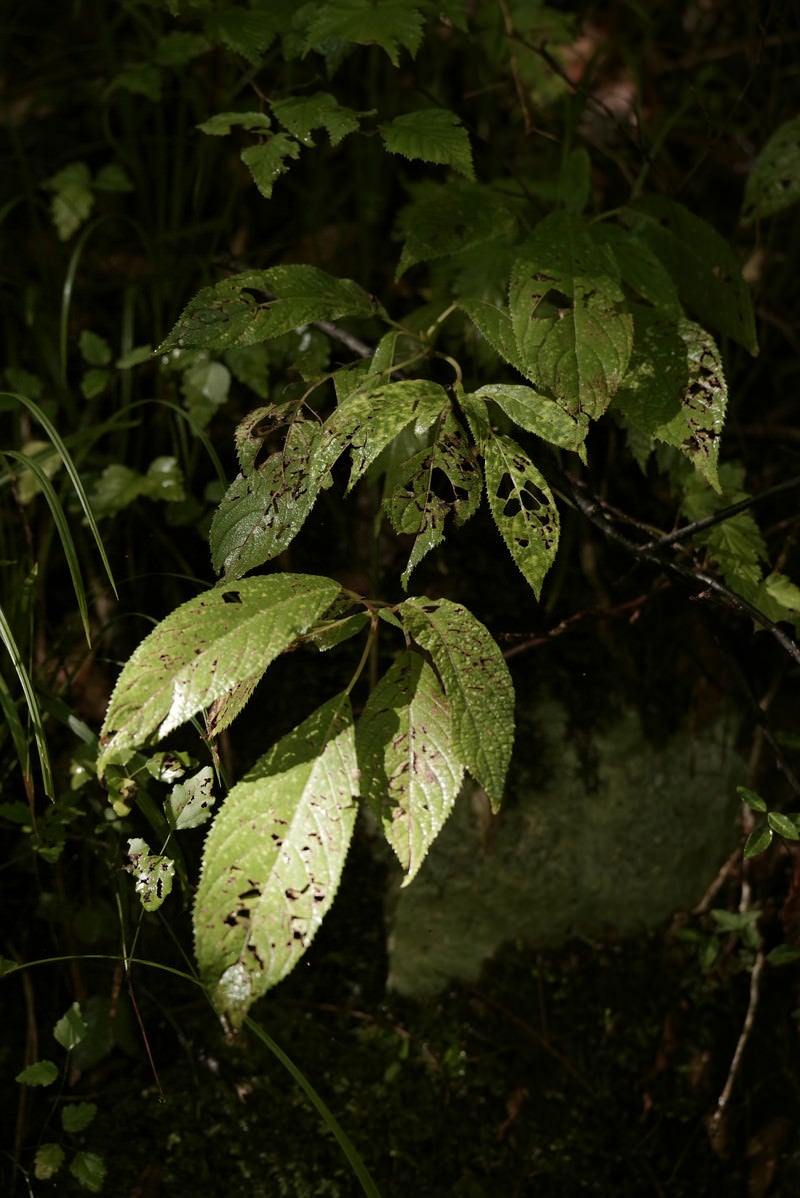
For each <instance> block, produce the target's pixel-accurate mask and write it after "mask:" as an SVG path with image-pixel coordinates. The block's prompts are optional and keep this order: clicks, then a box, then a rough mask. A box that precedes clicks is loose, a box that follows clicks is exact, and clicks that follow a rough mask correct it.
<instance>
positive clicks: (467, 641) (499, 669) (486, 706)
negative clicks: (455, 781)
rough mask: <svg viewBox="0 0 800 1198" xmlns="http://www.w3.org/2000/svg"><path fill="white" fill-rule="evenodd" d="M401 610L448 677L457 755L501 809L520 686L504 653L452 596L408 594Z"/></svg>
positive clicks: (411, 631) (446, 686) (406, 624)
mask: <svg viewBox="0 0 800 1198" xmlns="http://www.w3.org/2000/svg"><path fill="white" fill-rule="evenodd" d="M397 614H398V616H399V617H400V619H401V621H402V623H403V626H404V627H405V628H406V629H407V631H408V633H409V634H410V635H411V637H412V638H413V639H414V640H415V641H416V643H417V644H418V645H419V646H420V647H421V648H422V649H425V650H426V651H427V652H428V653H429V654H430V655H431V658H432V661H433V666H434V668H435V670H436V672H437V673H438V675H439V677H440V678H441V680H442V683H443V685H444V690H445V694H446V696H447V698H448V700H449V702H450V709H451V712H452V719H453V736H454V742H455V753H456V756H457V757H458V758H459V759H460V760H462V761H463V762H464V764H465V766H466V768H467V769H468V770H469V772H470V774H472V777H473V778H474V779H475V780H476V782H478V783H480V785H481V786H482V787H483V789H484V790H485V791H486V793H487V795H488V796H489V799H490V801H491V803H492V807H493V809H494V810H497V808H498V807H499V806H500V801H501V799H502V794H503V788H504V786H505V779H506V772H507V770H508V763H509V761H510V759H511V749H512V745H513V742H514V687H513V685H512V682H511V675H510V674H509V672H508V667H507V665H506V663H505V661H504V660H503V655H502V653H501V652H500V650H499V649H498V647H497V645H496V644H495V642H494V641H493V640H492V637H491V636H490V634H489V632H488V631H487V629H486V628H484V626H483V624H481V623H479V621H478V620H476V619H475V617H474V616H473V615H472V613H471V612H469V611H467V609H466V608H465V607H462V606H461V605H460V604H458V603H452V602H451V601H450V600H449V599H435V600H434V599H428V598H427V597H426V596H421V597H414V598H412V599H406V600H405V602H404V603H402V604H401V605H400V607H399V608H398V609H397Z"/></svg>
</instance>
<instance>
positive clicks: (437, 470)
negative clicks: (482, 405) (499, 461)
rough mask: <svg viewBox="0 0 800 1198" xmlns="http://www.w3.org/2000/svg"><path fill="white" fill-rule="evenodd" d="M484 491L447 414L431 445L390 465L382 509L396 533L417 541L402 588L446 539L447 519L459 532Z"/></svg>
mask: <svg viewBox="0 0 800 1198" xmlns="http://www.w3.org/2000/svg"><path fill="white" fill-rule="evenodd" d="M482 488H483V484H482V481H481V476H480V471H479V470H478V467H477V463H476V461H475V456H474V454H473V452H472V449H471V447H470V444H469V442H468V440H467V438H466V436H465V434H464V430H463V429H462V428H461V426H460V424H459V423H458V422H457V420H456V419H455V417H454V415H453V413H452V412H451V411H448V413H447V415H446V417H445V419H444V420H443V421H441V422H440V424H439V426H438V427H437V428H436V430H435V434H434V438H433V443H432V445H430V446H428V447H426V448H425V449H422V450H419V451H418V452H417V453H414V454H412V455H411V457H408V458H404V459H401V460H399V461H397V462H395V463H393V465H392V467H391V469H390V470H389V471H388V472H387V475H386V487H385V498H384V501H383V509H384V511H385V512H386V515H387V516H388V517H389V520H390V522H391V525H392V528H393V529H394V530H395V532H397V533H406V534H409V535H412V536H415V537H416V540H415V541H414V545H413V547H412V549H411V554H410V556H409V559H408V564H407V566H406V568H405V570H404V571H403V573H402V576H401V582H402V584H403V587H404V588H407V587H408V580H409V578H410V577H411V574H412V571H413V570H414V569H415V568H416V567H417V566H418V565H419V563H420V562H421V561H422V559H423V558H424V557H425V556H426V555H427V554H428V553H430V552H431V550H432V549H435V548H436V546H437V545H440V544H441V543H442V541H443V540H444V537H445V524H446V522H447V519H448V517H452V519H453V523H454V524H455V526H456V528H460V527H461V526H462V525H463V524H466V522H467V520H469V519H470V517H471V516H474V514H475V512H476V511H477V510H478V506H479V504H480V501H481V491H482Z"/></svg>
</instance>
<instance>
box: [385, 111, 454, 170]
mask: <svg viewBox="0 0 800 1198" xmlns="http://www.w3.org/2000/svg"><path fill="white" fill-rule="evenodd" d="M378 128H379V132H380V135H381V137H382V138H383V144H384V145H385V146H386V149H387V150H388V151H389V153H390V154H400V155H402V157H403V158H412V159H421V160H422V161H423V162H435V163H440V164H441V165H442V166H452V167H453V169H454V170H457V171H459V172H460V173H461V174H462V175H466V177H467V178H468V179H474V178H475V169H474V167H473V165H472V149H471V147H470V144H469V135H468V134H467V131H466V129H465V128H464V127H463V125H462V124H461V122H460V121H459V119H458V117H457V116H456V114H455V113H454V112H450V111H449V109H447V108H422V109H420V110H419V111H417V112H407V113H405V114H404V115H403V116H398V117H395V119H394V120H393V121H389V122H387V123H385V124H383V125H379V127H378Z"/></svg>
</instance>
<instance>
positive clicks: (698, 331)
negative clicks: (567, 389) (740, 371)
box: [614, 309, 728, 491]
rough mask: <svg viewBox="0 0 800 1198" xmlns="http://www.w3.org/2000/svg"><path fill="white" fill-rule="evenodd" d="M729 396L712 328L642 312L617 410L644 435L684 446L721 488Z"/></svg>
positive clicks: (700, 469)
mask: <svg viewBox="0 0 800 1198" xmlns="http://www.w3.org/2000/svg"><path fill="white" fill-rule="evenodd" d="M727 402H728V388H727V385H726V382H725V375H724V373H723V370H722V360H721V358H720V353H719V349H718V348H717V345H716V342H715V341H714V338H713V337H712V336H711V334H710V333H707V332H706V330H705V329H703V328H701V327H700V325H697V324H694V323H693V322H692V321H690V320H680V321H679V322H678V323H677V325H675V324H672V323H669V322H667V321H665V320H662V319H660V318H659V316H658V314H657V313H655V312H653V311H651V310H646V309H642V310H641V311H639V312H637V314H636V344H635V347H634V352H633V356H632V357H631V365H630V369H629V371H628V374H627V375H626V377H625V379H624V381H623V384H622V386H621V387H620V389H619V391H618V393H617V397H616V399H615V401H614V407H615V410H616V411H618V412H619V413H620V415H621V416H622V418H623V420H624V421H625V423H626V424H627V425H628V426H629V427H631V428H633V429H634V430H636V432H638V433H639V434H640V435H643V436H645V437H649V438H651V440H656V441H662V442H663V443H664V444H666V445H674V446H675V447H676V449H679V450H680V451H681V453H682V454H683V455H684V456H685V457H686V458H688V459H689V461H690V462H691V463H692V464H693V466H694V467H695V469H696V470H697V471H698V473H699V474H701V475H702V476H703V478H705V479H706V480H707V481H708V482H709V483H710V484H711V486H712V487H713V488H714V489H715V490H716V491H719V489H720V486H719V479H718V477H717V459H718V457H719V443H720V437H721V435H722V429H723V425H724V423H725V412H726V408H727Z"/></svg>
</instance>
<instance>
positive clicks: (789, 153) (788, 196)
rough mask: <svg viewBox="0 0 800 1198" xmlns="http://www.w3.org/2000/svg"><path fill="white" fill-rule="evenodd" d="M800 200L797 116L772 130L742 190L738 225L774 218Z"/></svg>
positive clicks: (799, 136) (798, 121)
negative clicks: (742, 203)
mask: <svg viewBox="0 0 800 1198" xmlns="http://www.w3.org/2000/svg"><path fill="white" fill-rule="evenodd" d="M798 200H800V116H795V117H792V119H791V120H789V121H785V122H784V124H782V125H781V126H780V128H778V129H776V130H775V132H774V133H773V134H772V137H771V138H770V139H769V141H768V142H767V144H766V145H765V146H764V148H763V149H762V151H761V153H760V154H759V155H758V157H757V158H756V160H755V162H754V163H753V166H752V168H751V170H750V174H749V175H748V176H747V183H746V184H745V188H744V206H743V208H742V224H743V225H749V224H752V223H753V221H756V220H761V219H763V218H764V217H765V216H775V215H776V214H777V213H779V212H783V211H784V210H785V209H786V208H789V207H791V205H792V204H796V203H797V201H798Z"/></svg>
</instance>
